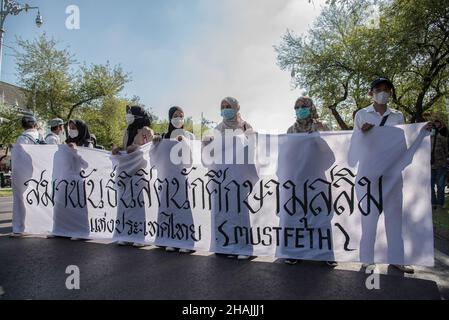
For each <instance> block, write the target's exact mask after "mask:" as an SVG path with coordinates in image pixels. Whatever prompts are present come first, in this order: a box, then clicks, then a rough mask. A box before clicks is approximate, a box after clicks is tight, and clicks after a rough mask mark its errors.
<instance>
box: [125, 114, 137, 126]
mask: <svg viewBox="0 0 449 320" xmlns="http://www.w3.org/2000/svg"><path fill="white" fill-rule="evenodd" d="M134 119H135V117H134V115H133V114H130V113H127V114H126V116H125V120H126V124H127V125H128V126H129V125H130V124H133V122H134Z"/></svg>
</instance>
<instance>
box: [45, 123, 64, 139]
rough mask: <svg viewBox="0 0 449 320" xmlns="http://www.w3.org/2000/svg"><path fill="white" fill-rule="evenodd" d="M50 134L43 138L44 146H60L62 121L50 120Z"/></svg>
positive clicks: (62, 128)
mask: <svg viewBox="0 0 449 320" xmlns="http://www.w3.org/2000/svg"><path fill="white" fill-rule="evenodd" d="M48 124H49V126H50V133H49V134H47V136H46V137H45V143H46V144H62V141H63V139H61V136H62V133H63V132H64V121H63V120H62V119H59V118H55V119H52V120H50V122H49V123H48Z"/></svg>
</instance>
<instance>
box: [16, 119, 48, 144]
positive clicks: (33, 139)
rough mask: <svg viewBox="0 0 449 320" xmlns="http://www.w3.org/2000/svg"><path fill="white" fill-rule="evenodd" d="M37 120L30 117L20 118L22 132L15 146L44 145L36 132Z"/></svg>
mask: <svg viewBox="0 0 449 320" xmlns="http://www.w3.org/2000/svg"><path fill="white" fill-rule="evenodd" d="M37 127H38V124H37V120H36V118H35V117H34V116H32V115H26V116H23V117H22V128H23V129H24V132H23V133H22V134H21V135H20V136H19V137H18V138H17V141H16V143H17V144H44V143H45V142H44V141H43V139H42V138H41V136H40V134H39V132H38V130H37Z"/></svg>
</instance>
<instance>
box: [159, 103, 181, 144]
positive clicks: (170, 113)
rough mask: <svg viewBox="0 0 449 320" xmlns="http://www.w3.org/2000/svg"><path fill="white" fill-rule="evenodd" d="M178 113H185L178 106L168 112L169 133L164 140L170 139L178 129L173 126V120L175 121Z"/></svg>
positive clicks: (164, 135) (164, 136)
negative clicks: (174, 118) (174, 117)
mask: <svg viewBox="0 0 449 320" xmlns="http://www.w3.org/2000/svg"><path fill="white" fill-rule="evenodd" d="M176 111H181V112H182V113H184V110H182V108H181V107H178V106H174V107H171V108H170V109H169V110H168V131H167V132H166V133H164V134H163V135H162V137H163V138H164V139H170V138H171V134H172V132H173V131H175V130H176V129H177V128H175V127H174V126H173V125H172V124H171V119H173V116H174V115H175V113H176ZM183 128H184V126H182V127H181V128H180V129H183Z"/></svg>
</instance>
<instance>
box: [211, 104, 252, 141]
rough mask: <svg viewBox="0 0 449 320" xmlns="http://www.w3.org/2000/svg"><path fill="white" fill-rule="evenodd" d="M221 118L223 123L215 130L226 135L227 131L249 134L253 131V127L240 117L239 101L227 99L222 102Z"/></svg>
mask: <svg viewBox="0 0 449 320" xmlns="http://www.w3.org/2000/svg"><path fill="white" fill-rule="evenodd" d="M221 116H222V117H223V121H222V122H220V123H219V124H218V126H217V127H216V128H215V130H218V131H220V132H221V133H224V132H225V130H239V129H240V130H242V131H243V132H247V131H249V130H252V129H253V128H252V127H251V125H250V124H249V123H248V122H246V121H244V120H243V119H242V117H241V116H240V104H239V102H238V101H237V99H235V98H232V97H226V98H224V99H223V100H222V101H221Z"/></svg>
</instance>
